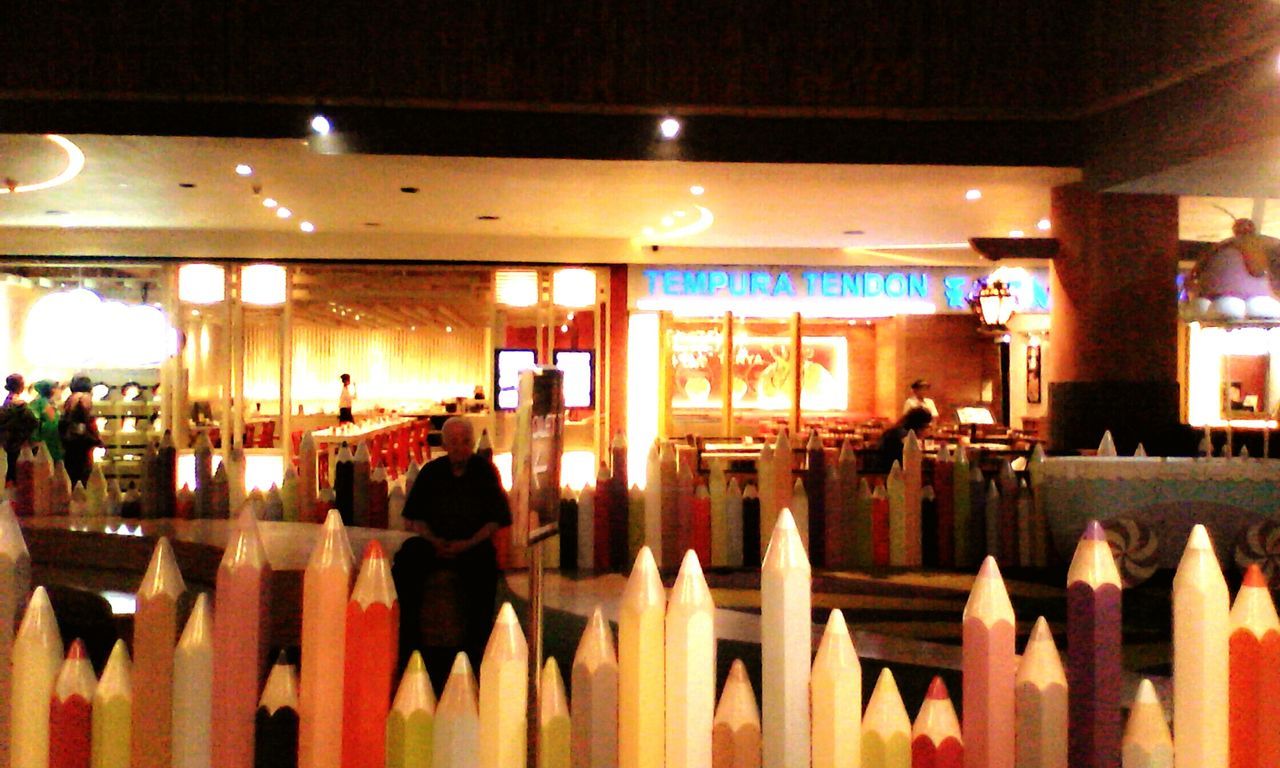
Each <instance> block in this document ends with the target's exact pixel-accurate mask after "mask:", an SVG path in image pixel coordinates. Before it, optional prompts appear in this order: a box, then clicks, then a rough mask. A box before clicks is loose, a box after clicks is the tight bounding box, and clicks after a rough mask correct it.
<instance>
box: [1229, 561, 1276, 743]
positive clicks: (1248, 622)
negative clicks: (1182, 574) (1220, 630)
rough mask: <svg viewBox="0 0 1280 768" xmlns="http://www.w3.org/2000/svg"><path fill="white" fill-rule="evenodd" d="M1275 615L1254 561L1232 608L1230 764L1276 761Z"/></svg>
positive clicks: (1265, 583)
mask: <svg viewBox="0 0 1280 768" xmlns="http://www.w3.org/2000/svg"><path fill="white" fill-rule="evenodd" d="M1277 669H1280V619H1278V618H1277V617H1276V606H1275V603H1274V602H1272V600H1271V590H1270V589H1268V588H1267V578H1266V577H1265V576H1263V575H1262V571H1261V570H1260V569H1259V568H1258V566H1257V564H1256V563H1255V564H1254V565H1250V566H1249V570H1247V571H1246V572H1245V574H1244V582H1243V583H1242V584H1241V585H1240V592H1239V593H1237V594H1236V603H1235V605H1234V606H1232V608H1231V688H1230V693H1229V696H1230V716H1229V727H1230V729H1231V736H1230V741H1229V745H1230V753H1231V768H1264V767H1265V766H1275V765H1280V678H1278V677H1276V674H1275V673H1276V670H1277Z"/></svg>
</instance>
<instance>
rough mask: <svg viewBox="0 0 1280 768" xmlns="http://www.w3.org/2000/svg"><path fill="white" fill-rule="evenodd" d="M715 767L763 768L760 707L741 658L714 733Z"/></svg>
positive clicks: (733, 668) (718, 710)
mask: <svg viewBox="0 0 1280 768" xmlns="http://www.w3.org/2000/svg"><path fill="white" fill-rule="evenodd" d="M711 765H712V768H760V708H759V707H758V706H756V695H755V692H754V691H752V690H751V679H750V678H748V677H747V668H746V667H745V666H743V664H742V660H741V659H734V661H733V666H731V667H730V668H729V678H728V679H727V680H725V683H724V691H723V692H721V694H720V704H719V705H718V706H717V707H716V718H715V723H714V724H713V726H712V731H711Z"/></svg>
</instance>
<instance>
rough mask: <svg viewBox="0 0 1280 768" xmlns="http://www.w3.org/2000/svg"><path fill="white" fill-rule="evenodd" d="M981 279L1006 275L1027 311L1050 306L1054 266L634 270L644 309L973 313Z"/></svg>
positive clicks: (636, 295) (634, 291)
mask: <svg viewBox="0 0 1280 768" xmlns="http://www.w3.org/2000/svg"><path fill="white" fill-rule="evenodd" d="M980 279H999V280H1003V281H1004V282H1005V284H1006V285H1008V286H1009V288H1010V289H1011V290H1012V291H1013V293H1014V295H1016V296H1017V297H1018V300H1019V310H1018V311H1020V312H1030V313H1036V312H1042V313H1043V312H1048V311H1049V270H1048V269H1043V268H1038V269H1030V270H1028V269H1022V268H1008V267H1001V268H999V269H997V270H996V271H995V272H990V271H987V270H982V269H946V268H940V267H920V268H915V269H903V270H896V269H883V268H855V269H845V270H833V269H814V268H806V267H766V268H755V269H752V268H744V267H696V268H682V267H663V268H644V267H632V268H631V274H630V280H631V296H632V297H633V299H632V301H633V305H634V307H635V308H636V309H641V310H670V311H675V312H684V313H705V314H708V315H713V314H718V313H721V312H726V311H732V312H737V313H741V314H744V315H759V316H776V315H783V314H790V313H792V312H800V313H802V314H805V315H811V316H821V317H881V316H889V315H898V314H934V313H966V312H969V311H970V310H969V305H968V303H967V302H966V301H965V297H966V296H967V295H968V294H969V293H970V292H971V291H972V290H973V287H974V283H975V281H977V280H980Z"/></svg>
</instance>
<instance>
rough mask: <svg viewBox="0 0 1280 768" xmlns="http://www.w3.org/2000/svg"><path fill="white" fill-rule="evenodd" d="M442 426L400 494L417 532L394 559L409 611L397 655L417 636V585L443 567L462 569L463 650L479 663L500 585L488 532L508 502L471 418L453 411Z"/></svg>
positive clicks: (404, 611)
mask: <svg viewBox="0 0 1280 768" xmlns="http://www.w3.org/2000/svg"><path fill="white" fill-rule="evenodd" d="M440 431H441V439H442V442H443V447H444V450H445V455H444V456H441V457H440V458H438V459H434V460H432V461H430V462H428V463H427V465H426V466H425V467H423V468H422V472H421V473H420V474H419V475H418V479H417V480H415V481H414V483H413V488H412V489H411V490H410V491H409V497H408V498H407V499H406V500H405V505H404V520H405V526H406V528H407V529H408V530H410V531H412V532H414V533H416V534H418V536H416V537H414V538H411V539H409V540H408V541H406V542H405V543H404V544H403V545H402V546H401V548H400V551H399V553H398V554H397V555H396V559H395V565H394V566H393V574H392V575H393V576H394V577H395V579H396V590H397V591H398V592H399V595H400V601H401V615H402V616H406V617H410V618H409V619H407V620H402V621H401V627H400V629H401V656H402V657H403V658H407V657H408V654H409V652H410V651H412V650H413V649H414V648H415V647H417V646H418V644H419V643H420V637H419V636H418V625H417V621H416V620H415V618H414V617H416V616H417V615H418V614H417V612H416V611H417V609H418V608H419V607H420V605H421V601H422V595H421V593H422V585H423V584H424V582H425V581H426V578H427V576H428V574H429V572H430V571H432V570H434V569H437V568H447V569H451V570H454V571H457V572H458V574H459V575H460V577H461V578H460V583H461V585H462V589H461V591H462V594H461V595H459V599H460V600H461V602H462V613H463V615H464V617H465V622H466V626H465V628H464V635H465V640H464V647H463V648H462V649H461V650H465V651H466V652H467V653H468V655H470V657H471V664H472V666H473V667H474V668H476V669H479V668H480V661H481V657H482V655H483V653H484V647H485V644H486V643H487V642H488V640H489V633H490V632H491V631H492V630H493V616H494V600H495V597H496V594H497V588H498V560H497V551H496V550H495V548H494V545H493V541H492V540H491V539H492V537H493V534H494V533H495V532H496V531H497V530H498V529H499V528H502V527H505V526H508V525H510V524H511V509H510V506H509V503H508V500H507V492H506V491H505V490H504V489H503V488H502V481H501V479H500V478H499V476H498V470H497V468H496V467H494V465H493V462H492V461H490V460H489V459H488V458H487V457H483V456H479V455H477V454H476V452H475V444H476V440H475V433H474V429H473V427H472V425H471V422H469V421H467V420H466V419H463V418H461V417H457V416H455V417H452V418H450V419H448V420H446V421H445V422H444V425H443V426H442V427H441V428H440ZM451 659H452V655H450V656H449V658H448V660H451Z"/></svg>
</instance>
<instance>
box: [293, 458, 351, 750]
mask: <svg viewBox="0 0 1280 768" xmlns="http://www.w3.org/2000/svg"><path fill="white" fill-rule="evenodd" d="M355 479H356V457H355V456H354V455H353V454H352V453H351V448H349V447H348V446H347V444H346V442H343V443H342V447H340V448H339V449H338V455H337V457H336V458H335V459H334V462H333V493H334V506H335V507H337V509H338V512H339V513H341V515H342V522H343V524H345V525H355V524H356V523H355V516H354V514H353V513H354V511H355ZM302 665H303V666H304V667H305V666H306V662H305V661H304V662H302ZM302 687H303V688H306V687H307V686H306V683H303V685H302ZM302 695H303V696H306V694H305V693H303V694H302ZM304 728H305V726H304ZM302 740H303V742H305V741H306V737H305V736H303V737H302ZM301 764H302V765H304V766H305V765H306V760H305V758H304V759H303V760H302V762H301Z"/></svg>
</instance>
